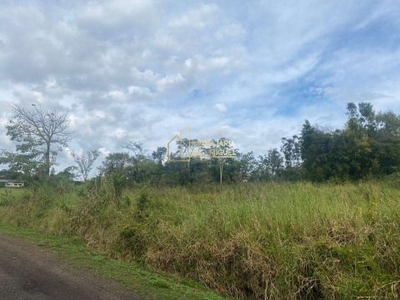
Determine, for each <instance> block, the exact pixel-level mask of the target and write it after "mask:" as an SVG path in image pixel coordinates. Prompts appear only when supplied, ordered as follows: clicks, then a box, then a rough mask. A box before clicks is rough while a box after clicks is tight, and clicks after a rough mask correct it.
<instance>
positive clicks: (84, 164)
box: [72, 150, 100, 182]
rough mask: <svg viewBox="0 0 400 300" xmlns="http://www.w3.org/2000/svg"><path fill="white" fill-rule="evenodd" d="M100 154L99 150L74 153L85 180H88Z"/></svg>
mask: <svg viewBox="0 0 400 300" xmlns="http://www.w3.org/2000/svg"><path fill="white" fill-rule="evenodd" d="M99 155H100V153H99V151H97V150H90V151H87V152H86V153H83V154H78V153H76V152H73V153H72V156H73V158H74V160H75V163H76V164H77V165H78V171H79V173H80V175H81V176H82V179H83V181H84V182H86V181H87V179H88V177H89V173H90V171H91V170H92V167H93V164H94V162H95V161H96V159H97V158H98V157H99Z"/></svg>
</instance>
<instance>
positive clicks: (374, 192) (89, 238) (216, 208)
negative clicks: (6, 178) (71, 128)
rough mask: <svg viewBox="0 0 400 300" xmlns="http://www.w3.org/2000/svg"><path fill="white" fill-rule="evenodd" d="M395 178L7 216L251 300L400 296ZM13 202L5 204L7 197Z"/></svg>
mask: <svg viewBox="0 0 400 300" xmlns="http://www.w3.org/2000/svg"><path fill="white" fill-rule="evenodd" d="M397 186H398V183H397V182H396V179H392V180H391V181H390V182H379V183H376V182H366V183H359V184H343V185H330V184H325V185H314V184H309V183H293V184H287V183H286V184H276V183H269V184H244V185H236V186H224V187H222V188H221V187H219V186H203V187H196V186H195V187H188V188H183V187H175V188H157V189H155V188H151V187H147V188H143V187H140V188H133V189H131V190H126V191H124V193H123V195H122V197H115V196H114V194H113V193H112V188H111V187H110V186H107V184H106V183H103V184H102V185H101V186H96V187H89V186H87V187H79V188H77V187H70V186H67V185H65V186H63V187H57V189H55V188H54V189H53V188H52V187H47V188H42V189H38V190H36V191H35V192H32V191H27V192H26V193H25V194H24V195H19V196H18V197H15V198H13V199H11V198H10V199H11V200H12V201H11V200H10V201H8V200H7V201H6V200H4V199H3V202H2V206H1V209H0V216H1V218H2V219H3V220H7V221H8V222H9V223H11V224H14V225H17V226H24V227H30V228H35V229H36V230H40V231H42V232H46V233H48V234H51V235H69V236H77V237H79V238H80V239H81V240H83V241H85V243H86V244H87V245H89V246H90V247H93V248H95V249H98V250H101V251H103V252H104V253H107V254H108V255H109V256H110V257H113V258H119V259H122V260H125V261H136V262H140V263H143V264H145V265H146V266H148V267H150V268H152V269H154V270H162V271H165V272H169V273H171V274H179V275H180V276H183V277H187V278H191V279H194V280H196V281H198V282H201V283H202V284H205V285H207V286H208V287H210V288H212V289H215V290H216V291H218V292H220V293H222V294H225V295H229V296H232V297H236V298H243V299H324V298H325V299H346V298H348V299H351V298H356V297H376V298H389V299H390V298H393V299H396V298H397V297H398V293H400V291H399V284H400V281H398V280H399V275H400V274H399V266H400V254H399V249H398V245H400V230H399V229H400V228H399V227H400V204H399V199H400V190H399V189H398V188H397ZM3 198H4V197H3Z"/></svg>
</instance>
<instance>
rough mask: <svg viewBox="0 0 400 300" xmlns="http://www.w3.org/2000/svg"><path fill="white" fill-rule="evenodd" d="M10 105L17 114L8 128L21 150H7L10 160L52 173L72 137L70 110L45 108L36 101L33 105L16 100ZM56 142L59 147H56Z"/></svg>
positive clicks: (12, 163) (22, 167) (18, 165)
mask: <svg viewBox="0 0 400 300" xmlns="http://www.w3.org/2000/svg"><path fill="white" fill-rule="evenodd" d="M10 106H11V109H12V110H13V113H14V115H13V117H12V119H11V120H10V121H9V123H8V124H7V125H6V129H7V135H8V136H9V137H10V139H11V140H12V141H15V142H17V145H16V152H17V153H16V154H15V155H11V154H10V153H7V155H6V158H7V156H8V161H7V163H8V164H9V165H10V166H12V167H13V168H14V169H20V170H23V171H25V172H27V171H28V170H26V169H27V168H30V169H32V170H34V171H35V172H40V173H42V174H43V175H45V176H46V177H48V176H49V175H50V168H51V166H52V165H54V163H55V156H56V155H57V153H58V151H60V150H61V147H62V146H66V145H67V142H68V141H69V139H70V135H71V132H70V131H69V126H70V124H69V120H68V116H69V114H68V112H66V113H60V112H58V111H57V110H52V111H45V110H43V109H42V108H41V107H40V106H37V105H34V104H33V105H32V106H33V108H32V109H27V108H24V107H21V106H19V105H18V104H15V103H10ZM54 146H58V149H57V150H55V149H54Z"/></svg>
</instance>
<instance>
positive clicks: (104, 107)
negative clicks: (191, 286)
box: [0, 0, 400, 169]
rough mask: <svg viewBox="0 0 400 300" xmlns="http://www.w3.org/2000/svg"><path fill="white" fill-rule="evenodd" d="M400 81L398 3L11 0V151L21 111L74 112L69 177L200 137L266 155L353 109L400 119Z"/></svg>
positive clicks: (4, 59)
mask: <svg viewBox="0 0 400 300" xmlns="http://www.w3.org/2000/svg"><path fill="white" fill-rule="evenodd" d="M399 82H400V1H398V0H363V1H359V0H357V1H356V0H324V1H321V0H280V1H266V0H265V1H261V0H259V1H257V0H247V1H238V0H220V1H219V0H216V1H208V0H204V1H197V0H192V1H172V0H115V1H111V0H110V1H80V0H58V1H57V0H19V1H10V0H0V107H1V109H0V149H7V150H14V149H15V145H14V144H13V143H12V142H11V141H10V139H9V137H8V136H7V135H6V129H5V124H6V123H7V122H8V120H10V118H12V111H11V108H10V106H9V104H8V103H17V104H18V105H20V106H23V107H27V108H30V107H31V105H32V104H35V105H40V107H41V108H43V109H46V110H54V109H55V110H57V111H60V112H69V118H70V126H71V130H72V131H73V136H72V140H71V142H70V143H69V146H68V147H67V148H65V149H64V150H63V151H62V152H61V153H60V154H59V156H58V160H59V162H60V165H59V166H58V168H61V169H62V168H64V167H66V166H68V165H73V164H74V162H73V159H72V157H71V153H72V152H77V153H82V152H85V151H88V150H94V149H98V150H99V151H100V152H101V153H102V159H104V157H105V156H106V155H107V154H109V153H113V152H120V151H124V148H123V147H124V145H126V144H127V143H129V142H139V143H142V144H143V146H144V148H145V149H146V150H147V152H148V154H151V152H152V151H154V150H156V149H157V147H166V145H167V143H168V142H169V140H170V139H171V138H172V137H173V136H174V135H175V134H180V133H182V135H185V134H187V133H188V132H189V130H188V128H189V127H190V137H191V138H193V139H199V140H209V139H218V138H220V137H225V138H228V139H230V140H232V141H234V142H235V146H236V147H237V148H238V149H239V150H240V151H241V152H243V153H245V152H248V151H253V152H254V153H255V154H256V155H263V154H266V153H267V151H268V150H269V149H271V148H279V147H280V145H281V139H282V137H291V136H292V135H294V134H299V132H300V130H301V127H302V125H303V123H304V121H305V120H306V119H307V120H309V121H310V122H311V124H312V125H318V126H322V127H326V128H332V129H337V128H341V127H342V126H343V125H344V123H345V122H346V119H347V116H346V104H347V103H348V102H355V103H359V102H370V103H371V104H373V106H374V108H375V110H376V111H387V110H391V111H393V112H395V113H396V114H400V84H399Z"/></svg>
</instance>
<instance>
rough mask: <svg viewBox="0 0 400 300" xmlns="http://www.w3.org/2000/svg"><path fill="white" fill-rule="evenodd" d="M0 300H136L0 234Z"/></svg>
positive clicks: (82, 272) (32, 245) (115, 287)
mask: <svg viewBox="0 0 400 300" xmlns="http://www.w3.org/2000/svg"><path fill="white" fill-rule="evenodd" d="M0 299H7V300H14V299H20V300H25V299H29V300H50V299H51V300H53V299H57V300H64V299H65V300H67V299H68V300H70V299H71V300H92V299H93V300H111V299H113V300H114V299H121V300H125V299H129V300H140V299H141V298H139V297H138V296H136V295H133V294H132V293H130V292H128V291H126V290H124V289H123V288H122V287H121V286H119V285H117V284H116V283H113V282H110V281H108V280H106V279H104V278H100V277H97V276H94V275H93V274H91V273H90V272H88V271H83V270H77V269H75V268H72V267H70V266H68V265H67V264H66V263H65V262H62V261H60V260H59V259H58V258H57V256H56V255H55V254H53V253H50V252H48V251H44V250H42V249H40V248H39V247H38V246H36V245H34V244H32V243H30V242H27V241H24V240H21V239H19V238H15V237H11V236H9V235H5V234H2V233H0Z"/></svg>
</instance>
